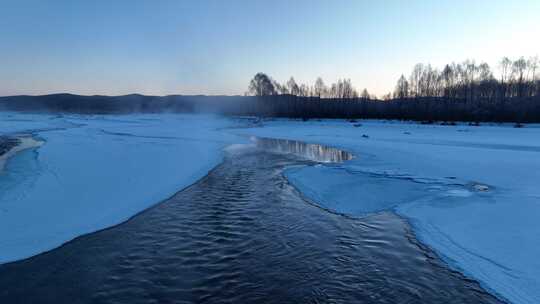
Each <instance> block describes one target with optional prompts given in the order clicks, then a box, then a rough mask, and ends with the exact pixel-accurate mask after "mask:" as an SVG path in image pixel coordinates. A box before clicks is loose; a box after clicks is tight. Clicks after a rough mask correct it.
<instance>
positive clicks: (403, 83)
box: [394, 74, 409, 99]
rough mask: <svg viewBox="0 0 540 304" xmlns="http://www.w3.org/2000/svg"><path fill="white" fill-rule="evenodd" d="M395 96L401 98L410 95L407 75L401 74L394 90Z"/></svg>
mask: <svg viewBox="0 0 540 304" xmlns="http://www.w3.org/2000/svg"><path fill="white" fill-rule="evenodd" d="M394 97H395V98H399V99H403V98H407V97H409V82H408V81H407V79H406V78H405V76H403V74H401V77H399V79H398V82H397V85H396V89H395V92H394Z"/></svg>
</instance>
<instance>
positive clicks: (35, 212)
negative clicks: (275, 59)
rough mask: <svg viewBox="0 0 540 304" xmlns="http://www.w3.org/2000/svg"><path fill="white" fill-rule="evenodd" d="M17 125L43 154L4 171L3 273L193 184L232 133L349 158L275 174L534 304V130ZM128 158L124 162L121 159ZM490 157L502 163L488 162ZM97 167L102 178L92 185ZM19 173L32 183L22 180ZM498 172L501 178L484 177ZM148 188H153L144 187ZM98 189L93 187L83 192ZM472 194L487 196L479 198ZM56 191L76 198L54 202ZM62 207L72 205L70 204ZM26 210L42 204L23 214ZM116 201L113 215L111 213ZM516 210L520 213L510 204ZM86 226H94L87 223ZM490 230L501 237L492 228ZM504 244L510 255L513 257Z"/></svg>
mask: <svg viewBox="0 0 540 304" xmlns="http://www.w3.org/2000/svg"><path fill="white" fill-rule="evenodd" d="M12 115H13V114H12ZM23 116H24V115H20V116H19V114H16V117H13V116H12V118H15V119H13V121H16V123H15V124H12V125H9V126H8V128H6V125H5V124H6V121H7V122H9V119H5V120H4V121H3V122H2V123H3V124H4V130H6V129H7V130H9V129H10V128H11V130H12V131H11V133H13V132H20V131H23V130H37V131H35V132H34V133H35V134H37V135H39V137H40V138H43V139H44V141H45V145H44V146H42V147H41V148H40V149H39V150H37V153H27V152H30V151H26V152H22V153H20V155H19V156H18V157H16V158H15V159H14V161H13V162H10V164H8V166H11V169H14V170H11V171H10V172H14V174H12V175H11V176H8V177H7V181H8V183H7V184H3V186H4V189H0V190H2V192H1V193H0V217H2V221H0V226H2V227H0V228H4V229H3V231H10V232H13V233H12V234H10V235H7V234H5V233H4V235H2V236H1V237H2V239H0V247H2V248H10V249H11V248H14V249H17V250H14V251H11V252H9V250H8V251H3V252H2V253H3V254H4V256H2V257H0V260H1V259H2V258H3V259H4V262H6V261H9V260H17V259H20V258H24V257H25V256H31V255H33V254H36V253H39V252H42V251H46V250H49V249H52V248H54V247H56V246H59V245H60V244H63V243H64V242H65V241H66V240H69V239H72V238H74V237H76V236H78V235H81V234H85V233H89V232H93V231H96V230H99V229H103V228H106V227H109V226H111V225H113V224H114V223H120V222H123V221H125V220H126V219H128V218H130V217H131V216H132V215H133V214H136V213H137V212H140V211H141V210H144V209H146V208H148V207H150V206H152V205H154V204H155V203H156V202H159V201H161V200H163V199H165V198H167V197H169V196H170V195H172V194H174V193H175V192H176V191H178V189H183V188H185V187H187V186H189V185H190V184H192V183H193V182H194V181H196V180H197V179H199V178H201V177H203V176H205V175H206V173H207V172H208V171H210V170H211V169H212V168H213V167H215V165H217V164H219V163H220V162H221V159H222V155H223V154H222V150H223V148H224V147H226V146H228V145H230V144H233V143H238V142H240V141H243V140H245V138H244V137H243V135H256V136H265V137H273V138H288V139H297V140H302V141H304V142H309V143H321V144H325V145H328V146H335V147H339V148H341V149H344V150H348V151H351V152H353V153H354V154H355V155H357V156H358V158H357V159H354V160H352V161H349V162H347V163H345V164H343V165H338V166H330V165H329V166H315V167H304V168H291V169H290V170H289V171H287V172H286V176H287V178H288V179H289V180H290V181H291V183H292V184H294V185H295V186H297V187H298V189H300V190H301V191H302V192H303V193H304V194H305V195H306V196H307V197H310V198H313V200H315V201H317V202H318V203H319V204H321V205H322V206H324V207H327V208H328V209H330V210H336V211H337V212H340V213H344V214H349V215H352V216H362V215H364V214H368V213H373V212H375V213H376V212H378V211H381V210H389V209H392V210H395V211H396V212H397V213H399V214H400V215H402V216H404V217H406V218H407V219H408V220H409V221H410V223H411V224H412V225H413V227H414V229H415V234H416V235H417V237H418V238H419V239H420V240H421V241H422V242H423V243H425V244H426V245H428V246H429V247H430V248H433V249H434V250H435V252H437V253H438V254H439V255H440V256H441V257H443V258H444V259H445V261H447V262H448V263H449V264H450V265H451V266H452V267H454V268H455V269H457V270H460V271H462V272H463V273H465V274H467V275H469V276H470V277H472V278H474V279H477V280H479V281H480V282H481V283H482V284H483V285H484V287H486V288H487V289H489V290H491V291H493V292H494V293H495V294H497V295H499V296H500V297H501V298H504V299H507V300H509V301H510V302H512V303H536V299H537V297H538V294H537V291H538V286H539V285H538V274H536V273H535V270H537V269H540V268H536V266H537V264H538V262H537V261H536V260H535V258H534V255H535V254H536V253H538V250H539V249H538V247H539V246H538V239H539V238H538V235H539V234H538V231H539V230H538V227H537V226H536V225H535V224H534V223H535V220H534V218H535V216H537V215H538V214H539V212H538V209H535V208H537V206H538V204H537V202H538V198H539V197H540V195H539V194H538V191H537V190H538V189H537V187H536V186H537V184H536V183H535V182H534V181H535V180H538V179H535V178H537V177H538V176H537V175H538V172H539V171H538V170H535V169H538V168H539V167H538V160H537V159H535V158H534V157H535V156H537V153H538V152H537V151H538V149H539V147H538V146H537V145H535V140H534V138H535V136H537V135H538V133H537V132H538V129H537V128H531V129H528V130H525V129H523V130H518V131H516V132H518V133H515V134H514V129H511V128H507V127H481V128H471V127H455V128H452V127H449V128H444V127H443V128H437V127H434V126H419V125H410V124H392V123H381V122H365V123H364V124H363V126H362V127H360V128H358V127H354V126H352V124H351V123H348V122H345V121H324V122H308V123H303V122H293V121H274V122H267V123H265V125H264V126H263V127H262V128H260V127H255V128H248V129H245V128H243V129H236V130H235V129H230V127H231V126H232V125H234V123H231V121H229V120H226V119H222V118H216V117H212V118H210V119H209V118H207V117H204V118H201V117H197V118H193V117H191V116H189V115H187V116H180V117H179V116H174V115H171V116H164V117H161V116H160V118H159V119H157V117H158V116H152V115H138V116H133V117H129V116H123V117H110V116H109V117H99V116H96V117H79V116H72V117H56V116H37V117H39V118H40V119H39V120H38V119H36V116H33V117H30V118H29V119H26V120H25V123H21V117H22V118H24V117H23ZM27 118H28V117H27ZM208 119H209V121H210V122H205V121H206V120H208ZM23 120H24V119H23ZM194 124H197V125H198V126H199V127H200V128H198V130H197V132H193V131H192V126H193V125H194ZM188 130H189V131H188ZM406 133H409V134H406ZM434 133H435V134H436V135H438V136H434V135H435V134H434ZM179 134H181V135H179ZM516 134H517V135H518V136H516ZM237 135H242V136H237ZM364 135H366V136H365V137H364ZM531 143H532V144H531ZM53 144H54V145H53ZM104 145H107V147H109V148H110V151H107V153H104V152H103V151H100V150H102V147H103V146H104ZM126 149H129V151H130V152H131V153H128V154H126V153H124V152H125V151H126ZM186 150H189V152H190V153H188V154H187V155H186ZM486 151H489V152H490V153H488V154H486V153H485V152H486ZM193 152H195V153H193ZM464 152H466V153H464ZM182 153H183V154H182ZM148 155H155V156H157V162H156V163H155V164H153V165H156V166H150V165H148V164H145V163H144V162H139V161H137V160H141V159H146V158H147V157H148ZM179 155H180V156H186V157H180V159H183V160H184V161H179V157H178V156H179ZM17 159H18V160H17ZM502 159H504V160H505V162H504V163H500V161H498V160H502ZM32 161H34V162H33V163H32ZM104 161H105V163H106V165H107V166H109V167H110V169H111V172H114V173H113V175H112V176H104V175H103V174H102V172H101V170H100V168H102V166H103V163H104ZM26 163H30V164H31V169H32V170H33V171H32V172H34V173H35V172H37V173H38V174H27V175H25V172H27V171H28V170H27V169H28V168H26V167H25V165H24V164H26ZM442 164H444V165H442ZM494 164H495V165H494ZM81 166H82V167H81ZM488 168H489V169H490V170H487V169H488ZM524 168H528V170H524ZM171 169H172V170H171ZM499 171H504V172H505V173H506V174H504V175H501V174H493V172H499ZM81 172H83V173H81ZM141 172H143V173H144V174H141ZM165 172H173V173H170V174H165V175H164V173H165ZM482 172H485V173H484V174H482ZM479 173H480V174H479ZM486 173H487V174H486ZM81 174H82V175H81ZM125 176H128V177H129V178H127V179H126V178H123V177H125ZM509 176H511V177H512V178H515V179H516V180H519V181H520V183H516V182H514V181H513V180H512V178H509ZM73 177H77V179H74V178H73ZM197 177H198V178H197ZM2 178H6V176H2ZM149 179H151V180H152V181H153V182H154V181H155V183H156V185H159V187H154V188H152V189H148V187H147V186H148V182H147V181H148V180H149ZM96 180H99V181H100V182H99V183H98V184H97V185H95V187H91V189H89V188H88V186H87V185H89V184H90V183H91V182H93V181H96ZM4 181H5V180H4ZM178 181H181V183H178ZM372 181H377V182H372ZM10 182H11V184H10ZM379 182H380V183H379ZM302 183H303V184H302ZM118 184H120V185H118ZM182 184H183V185H184V186H183V187H182ZM6 185H7V186H6ZM10 185H11V186H13V188H10ZM354 185H356V186H354ZM388 185H391V189H392V191H388V189H387V187H388ZM114 186H117V187H114ZM353 186H354V187H353ZM478 186H479V187H480V188H478ZM483 186H487V187H488V189H489V191H481V190H479V189H482V187H483ZM66 187H69V189H74V190H73V191H69V192H65V191H63V189H65V188H66ZM6 189H8V190H9V191H6ZM29 189H31V190H32V191H30V192H28V190H29ZM50 189H53V190H54V191H52V192H51V191H47V190H50ZM119 189H129V191H127V192H129V193H128V194H129V195H128V196H129V198H128V199H125V200H123V201H122V200H119V198H120V197H121V196H120V194H119V193H120V192H122V191H120V190H119ZM385 189H386V191H385ZM381 191H382V192H381ZM426 193H427V194H429V195H427V196H426V195H425V194H426ZM37 194H39V195H41V196H38V195H37ZM165 194H167V195H165ZM380 197H384V198H386V199H385V200H384V201H381V200H380V199H377V198H380ZM38 198H39V199H38ZM70 198H80V199H78V201H77V204H73V203H71V201H70ZM359 198H362V199H359ZM36 201H39V202H41V203H45V204H44V205H43V204H42V205H43V206H38V207H39V208H37V209H32V208H30V209H29V208H28V206H35V202H36ZM119 201H120V202H125V203H121V204H120V205H118V206H114V205H112V204H111V202H116V203H118V202H119ZM403 201H405V202H407V203H400V202H403ZM515 201H519V202H520V203H519V204H517V205H516V204H512V203H513V202H515ZM33 202H34V203H33ZM96 202H98V204H97V205H96ZM128 202H129V205H128V204H127V203H128ZM509 204H512V205H509ZM535 204H536V205H535ZM359 205H361V208H360V209H359V208H358V206H359ZM115 207H116V208H115ZM81 209H82V210H81ZM6 210H7V211H8V212H6ZM97 211H100V212H98V213H96V212H97ZM101 211H102V212H101ZM93 214H94V215H95V216H94V215H93ZM127 214H129V216H126V215H127ZM59 218H60V219H62V221H58V219H59ZM88 218H90V219H92V221H91V222H85V221H86V220H87V219H88ZM501 222H502V223H504V225H497V224H498V223H501ZM81 223H82V224H84V225H82V224H81ZM28 224H31V225H30V226H29V225H28ZM32 226H33V227H32ZM501 226H502V227H501ZM43 227H46V228H47V229H43ZM7 228H9V229H7ZM11 228H14V229H11ZM503 228H504V229H503ZM10 229H11V230H10ZM66 231H67V233H66ZM44 244H48V245H44ZM54 244H56V245H54ZM513 246H516V247H514V248H522V250H520V251H517V252H516V251H515V250H513V248H512V247H513ZM32 252H33V253H32ZM10 254H11V258H9V255H10ZM6 256H8V258H6ZM516 256H517V257H518V258H515V257H516Z"/></svg>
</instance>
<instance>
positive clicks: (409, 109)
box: [0, 94, 540, 123]
mask: <svg viewBox="0 0 540 304" xmlns="http://www.w3.org/2000/svg"><path fill="white" fill-rule="evenodd" d="M2 110H3V111H19V112H52V113H80V114H122V113H126V114H127V113H162V112H175V113H180V112H183V113H201V112H202V113H216V114H225V115H240V116H243V115H250V116H266V117H289V118H302V119H309V118H347V119H355V118H376V119H399V120H416V121H424V122H427V123H432V122H435V121H473V122H479V121H494V122H540V98H539V97H528V98H517V97H516V98H506V99H504V100H501V101H498V102H493V101H492V100H490V99H482V98H478V100H476V101H475V102H474V103H473V102H468V101H467V100H465V99H446V98H442V97H419V98H401V99H399V98H398V99H392V100H387V101H381V100H372V99H365V98H349V99H339V98H318V97H300V96H294V95H270V96H205V95H193V96H188V95H169V96H146V95H139V94H130V95H123V96H101V95H94V96H82V95H73V94H51V95H41V96H26V95H23V96H6V97H0V111H2Z"/></svg>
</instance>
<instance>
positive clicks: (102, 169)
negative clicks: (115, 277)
mask: <svg viewBox="0 0 540 304" xmlns="http://www.w3.org/2000/svg"><path fill="white" fill-rule="evenodd" d="M233 124H234V122H232V121H230V120H228V119H226V118H221V117H216V116H211V115H180V114H178V115H166V114H159V115H120V116H113V115H104V116H95V115H83V116H80V115H46V114H44V115H41V114H20V113H0V130H2V132H5V133H2V134H1V135H7V134H21V133H26V134H30V133H31V134H34V135H35V136H37V137H39V138H40V139H42V140H43V141H44V142H45V143H46V144H44V145H43V146H41V147H40V148H39V149H38V153H26V152H25V151H22V152H20V153H18V154H17V155H16V156H15V157H11V158H10V159H9V161H8V162H7V163H6V166H7V167H9V170H6V171H5V172H4V174H2V175H1V176H0V248H1V250H0V263H6V262H10V261H15V260H19V259H24V258H27V257H30V256H33V255H35V254H38V253H41V252H44V251H48V250H51V249H53V248H56V247H58V246H60V245H62V244H64V243H65V242H67V241H69V240H71V239H73V238H75V237H77V236H80V235H82V234H86V233H91V232H94V231H97V230H100V229H103V228H107V227H110V226H113V225H116V224H118V223H121V222H123V221H125V220H127V219H129V218H130V217H131V216H133V215H134V214H137V213H138V212H140V211H142V210H144V209H146V208H148V207H150V206H153V205H154V204H156V203H158V202H160V201H162V200H164V199H166V198H167V197H170V196H171V195H172V194H174V193H176V192H177V191H179V190H181V189H183V188H185V187H187V186H189V185H191V184H193V183H194V182H195V181H197V180H198V179H200V178H201V177H203V176H205V175H206V174H207V173H208V172H209V171H210V170H211V169H213V168H214V167H215V166H216V165H218V164H219V163H220V162H221V161H222V158H223V148H224V147H225V146H227V145H229V144H230V143H236V142H242V140H243V139H242V138H239V137H237V136H234V135H230V134H227V133H226V132H224V131H223V129H224V128H227V127H229V126H231V125H233ZM23 142H25V143H26V144H30V142H26V140H23ZM23 146H25V145H20V146H19V147H23Z"/></svg>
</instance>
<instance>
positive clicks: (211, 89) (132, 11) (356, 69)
mask: <svg viewBox="0 0 540 304" xmlns="http://www.w3.org/2000/svg"><path fill="white" fill-rule="evenodd" d="M539 20H540V1H539V0H514V1H507V0H491V1H488V0H475V1H471V0H453V1H444V0H441V1H438V0H423V1H421V0H408V1H407V0H402V1H398V0H381V1H362V0H356V1H354V0H333V1H331V0H275V1H268V0H267V1H263V0H249V1H248V0H246V1H243V0H223V1H220V0H213V1H211V0H209V1H203V0H200V1H187V0H185V1H183V0H174V1H173V0H171V1H167V0H156V1H152V0H146V1H143V0H125V1H124V0H114V1H113V0H92V1H82V0H81V1H73V0H48V1H44V0H0V96H6V95H20V94H28V95H38V94H48V93H60V92H68V93H75V94H83V95H95V94H100V95H123V94H131V93H141V94H149V95H167V94H209V95H222V94H224V95H236V94H244V92H245V91H246V90H247V86H248V84H249V80H250V79H251V78H252V77H253V75H255V74H256V73H257V72H264V73H267V74H268V75H270V76H271V77H273V78H274V79H276V80H278V81H279V82H285V81H287V79H289V77H291V76H294V77H295V79H296V80H297V82H303V83H314V81H315V79H316V78H317V77H319V76H320V77H322V78H323V79H324V80H325V82H326V83H331V82H335V81H337V79H339V78H350V79H351V81H352V82H353V84H354V85H355V86H356V87H357V88H358V89H359V90H361V89H363V88H367V89H368V91H369V92H370V93H375V94H377V95H382V94H385V93H387V92H389V91H391V90H393V88H394V86H395V83H396V80H397V79H398V78H399V76H400V75H401V74H405V75H408V74H409V73H410V71H411V70H412V68H413V66H414V65H415V64H416V63H420V62H421V63H431V64H432V65H434V66H436V67H442V66H444V64H446V63H450V62H452V61H455V62H460V61H463V60H465V59H474V60H476V61H477V62H481V61H485V62H487V63H489V64H490V65H491V66H492V68H493V69H494V70H495V71H496V68H497V63H498V61H499V60H500V59H501V58H502V57H503V56H508V57H511V58H517V57H519V56H525V57H529V56H534V55H538V54H540V21H539Z"/></svg>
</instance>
